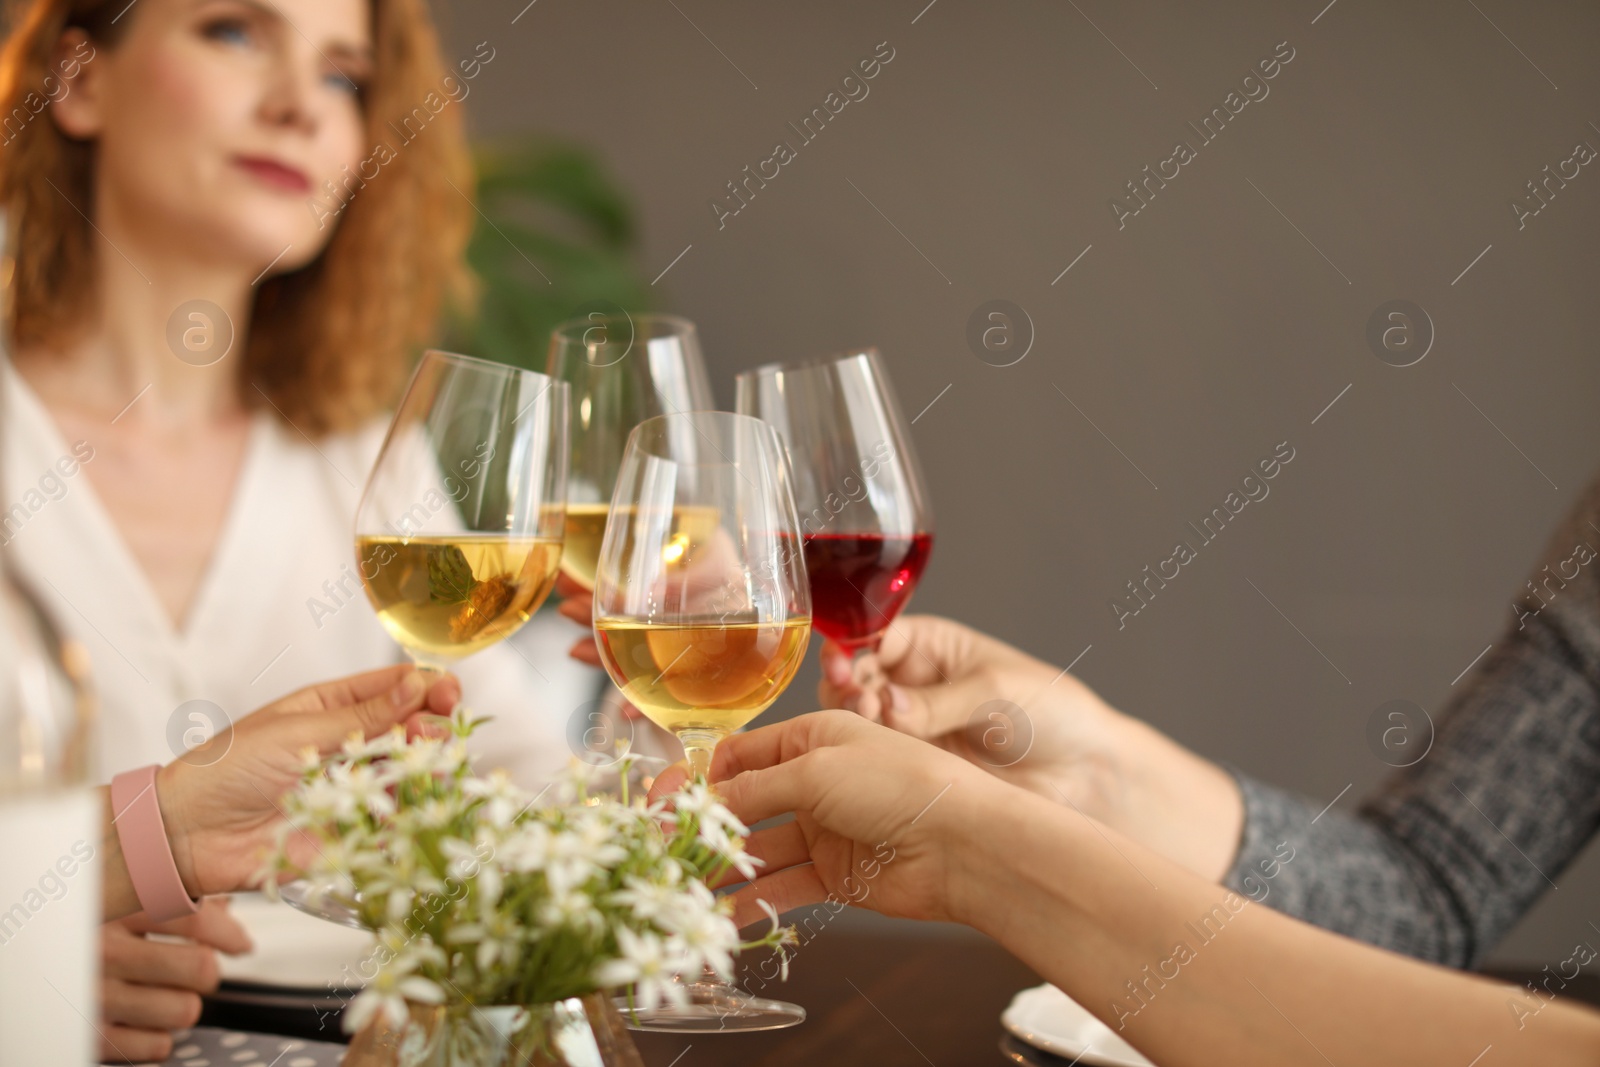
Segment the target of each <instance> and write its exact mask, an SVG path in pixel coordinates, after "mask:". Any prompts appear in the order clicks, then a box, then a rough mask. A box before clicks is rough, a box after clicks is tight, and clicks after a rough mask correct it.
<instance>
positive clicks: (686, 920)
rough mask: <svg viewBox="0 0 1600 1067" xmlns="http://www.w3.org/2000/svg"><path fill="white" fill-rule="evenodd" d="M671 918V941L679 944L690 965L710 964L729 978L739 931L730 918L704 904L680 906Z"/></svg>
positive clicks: (704, 965) (709, 965) (737, 945)
mask: <svg viewBox="0 0 1600 1067" xmlns="http://www.w3.org/2000/svg"><path fill="white" fill-rule="evenodd" d="M671 919H672V921H673V926H674V930H673V942H674V944H678V945H682V946H683V949H684V953H685V955H686V956H688V957H689V959H690V960H691V961H692V965H693V966H694V967H696V968H699V967H710V968H711V969H712V970H714V971H716V972H717V974H719V975H721V976H722V977H723V978H725V979H729V980H731V979H732V978H733V952H734V950H735V949H737V948H738V947H739V931H738V930H736V929H735V928H734V925H733V922H732V920H730V919H728V918H727V917H725V916H723V915H719V914H717V913H716V912H715V911H711V910H708V909H704V908H696V909H694V910H693V911H690V910H689V909H682V908H680V909H678V910H677V911H675V912H674V913H673V914H672V915H671Z"/></svg>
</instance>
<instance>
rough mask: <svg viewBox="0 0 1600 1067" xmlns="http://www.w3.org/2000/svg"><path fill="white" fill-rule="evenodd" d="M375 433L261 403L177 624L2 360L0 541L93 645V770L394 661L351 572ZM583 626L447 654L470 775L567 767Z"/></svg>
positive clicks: (162, 759) (595, 682)
mask: <svg viewBox="0 0 1600 1067" xmlns="http://www.w3.org/2000/svg"><path fill="white" fill-rule="evenodd" d="M383 430H384V427H383V425H381V424H375V425H372V426H369V427H367V428H365V429H363V430H362V431H360V432H358V433H353V434H346V435H340V436H334V437H330V438H328V439H326V440H323V441H319V442H317V443H316V444H314V445H313V444H312V443H311V442H310V441H308V440H307V439H306V438H305V437H303V436H301V435H300V434H299V433H297V432H296V431H295V430H294V429H293V428H291V427H287V426H285V425H283V424H282V423H281V421H279V420H278V419H277V418H276V417H274V416H273V415H271V414H270V413H268V414H260V415H257V416H256V418H255V420H254V423H253V425H252V426H251V428H250V438H249V443H248V445H247V447H246V452H245V458H244V463H243V466H242V469H241V471H240V474H239V480H238V484H237V486H236V488H235V490H234V496H233V500H232V502H231V503H230V505H229V509H228V513H227V517H226V519H225V520H224V523H223V526H222V530H221V534H220V539H219V541H218V543H217V546H216V549H215V551H214V553H213V555H212V558H211V560H210V562H209V563H208V565H207V567H206V571H205V574H204V576H203V577H202V579H201V583H200V586H199V588H198V591H197V593H196V595H195V600H194V603H193V606H192V608H191V610H190V612H189V617H188V620H187V621H186V622H185V624H184V626H183V628H182V629H175V628H174V626H173V625H172V622H171V620H170V619H169V617H168V615H167V613H166V610H165V609H164V608H163V607H162V605H161V603H160V601H159V599H158V598H157V596H156V594H155V591H154V590H153V589H152V588H151V586H150V584H149V581H148V580H147V579H146V577H145V575H144V573H143V572H142V571H141V570H140V568H139V565H138V563H137V562H136V561H135V559H134V557H133V555H132V553H131V552H130V550H129V548H128V546H127V544H126V543H125V542H124V541H123V539H122V537H121V535H120V533H119V532H118V531H117V529H116V528H115V526H114V525H113V524H112V521H111V519H110V516H109V515H108V514H107V512H106V511H105V509H104V507H103V506H102V505H101V503H100V501H99V499H98V498H97V497H96V495H95V491H94V488H93V486H92V485H91V484H90V482H89V479H88V477H87V476H86V474H85V473H84V471H83V469H82V468H83V466H84V464H85V463H89V464H92V463H93V462H94V460H93V458H92V454H93V452H92V450H93V448H94V446H95V442H93V441H88V442H68V441H66V440H65V439H63V437H62V436H61V433H60V431H59V430H58V428H57V427H56V425H55V423H54V421H53V420H52V419H51V418H50V415H49V413H48V412H47V410H46V409H45V407H44V406H43V404H42V403H41V402H40V400H39V398H38V396H37V395H36V394H35V393H34V392H33V390H32V389H31V388H30V387H29V385H28V383H27V382H26V381H25V380H24V379H23V378H22V377H21V375H19V374H18V373H17V372H16V369H15V368H14V367H13V366H12V365H11V363H10V361H9V360H6V359H4V358H0V545H3V546H4V550H5V551H6V552H8V553H9V554H10V557H11V559H12V561H13V562H14V564H15V565H16V566H17V568H18V570H19V572H21V573H23V574H25V575H27V576H28V577H30V578H32V579H33V580H34V585H35V587H36V588H37V590H38V592H39V594H40V596H41V597H42V598H44V599H45V601H46V602H47V603H48V604H49V606H50V607H51V608H52V610H53V612H54V615H55V618H56V620H57V623H58V625H60V626H61V627H62V628H63V629H64V630H65V631H66V632H67V633H69V634H70V635H71V636H73V637H76V638H77V639H79V640H80V641H81V642H83V644H84V645H85V646H86V647H87V648H88V649H89V653H90V656H91V659H92V662H93V666H94V675H95V683H96V689H97V692H98V696H99V703H100V751H99V771H100V775H101V778H102V779H109V778H110V776H111V775H113V774H116V773H118V772H120V771H123V770H127V769H129V768H132V767H138V766H142V765H144V764H148V763H167V762H169V761H171V760H172V759H173V758H174V757H175V756H177V755H178V754H180V753H181V752H182V751H184V749H185V748H187V747H190V746H191V745H192V744H193V743H197V742H198V741H200V740H204V739H205V738H206V737H208V736H209V735H210V732H211V729H212V727H213V726H214V725H215V724H213V723H211V722H209V720H210V719H213V718H215V717H216V714H215V712H214V711H213V710H212V709H213V707H214V708H220V709H221V713H222V714H223V715H225V716H227V717H229V718H230V719H237V718H238V717H240V716H242V715H246V714H248V713H249V712H251V711H253V710H254V709H256V708H258V707H260V706H262V705H263V704H266V703H268V702H269V701H271V700H274V699H276V698H277V697H280V696H283V695H284V694H286V693H290V692H293V691H294V690H296V689H300V688H302V687H303V686H306V685H310V684H312V683H314V682H321V681H327V680H329V679H333V678H337V677H340V676H343V675H347V674H352V673H355V672H358V671H363V670H368V669H371V668H374V667H381V666H384V665H387V664H391V663H395V662H398V661H399V660H401V659H402V658H403V656H402V653H401V651H400V649H399V648H398V646H396V645H395V643H394V642H393V641H392V640H391V639H390V638H389V636H388V635H387V633H385V631H384V630H383V628H382V626H381V625H380V624H379V623H378V620H377V616H376V615H375V614H374V612H373V610H372V607H371V605H370V604H369V603H368V601H367V598H366V595H365V593H364V592H363V591H362V589H361V583H360V579H359V576H358V575H357V574H356V572H355V567H354V561H355V552H354V544H353V540H352V531H353V529H354V521H355V511H356V506H357V504H358V502H359V500H360V495H361V487H362V485H363V483H364V482H365V480H366V476H367V472H368V471H369V470H370V468H371V466H372V464H373V462H374V461H375V460H376V458H377V453H378V449H379V447H380V446H381V444H382V441H383ZM579 636H581V632H580V631H579V630H578V629H577V628H576V627H574V626H573V625H572V624H571V623H569V622H567V621H566V620H564V619H562V618H560V617H559V616H557V615H555V614H554V613H553V612H543V613H541V614H540V615H538V616H537V617H535V618H534V619H533V620H531V621H530V622H529V623H528V624H527V625H526V626H524V627H523V628H522V630H521V631H519V632H518V633H517V634H516V635H515V636H514V637H512V638H511V639H510V640H508V641H506V642H503V643H502V644H500V645H497V646H495V647H492V648H489V649H486V650H484V651H483V652H480V653H478V654H477V655H475V656H472V657H470V658H469V659H465V660H463V661H461V662H460V663H459V664H457V665H456V673H457V674H458V675H459V676H460V678H461V682H462V687H463V694H464V700H465V701H466V703H467V706H468V707H470V708H471V709H472V710H474V711H475V712H478V713H480V714H483V715H492V716H493V717H494V721H493V722H492V723H490V724H488V725H487V726H485V727H484V728H482V729H481V730H479V731H478V733H477V734H476V735H474V738H473V749H474V751H475V754H476V757H477V764H478V766H479V768H480V769H482V770H486V769H488V768H490V767H496V766H503V767H506V768H507V769H509V770H511V771H512V773H513V775H514V776H515V777H516V778H517V779H518V780H519V781H520V782H521V783H522V784H524V785H536V784H537V783H538V782H539V781H540V780H541V779H544V778H546V777H548V776H549V774H551V773H553V772H555V771H558V770H560V769H561V768H562V767H563V766H565V764H566V760H567V757H568V756H569V755H570V752H569V749H568V746H567V741H566V737H567V723H568V720H569V719H571V718H573V717H574V716H576V717H577V719H578V720H581V719H582V717H583V715H584V714H585V712H586V710H587V709H589V708H591V707H592V706H593V705H592V703H591V702H592V700H593V698H595V697H596V696H597V695H598V688H599V682H600V678H601V676H600V675H599V673H598V672H596V671H594V670H592V669H590V668H588V667H585V666H583V665H581V664H578V663H576V662H574V661H573V660H571V659H569V658H568V657H567V655H566V649H567V648H568V647H569V646H570V645H571V643H572V641H573V640H574V639H576V638H578V637H579ZM194 701H199V702H204V703H194V704H191V703H190V702H194ZM578 729H579V733H581V730H582V726H580V727H579V728H578Z"/></svg>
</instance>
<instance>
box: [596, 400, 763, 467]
mask: <svg viewBox="0 0 1600 1067" xmlns="http://www.w3.org/2000/svg"><path fill="white" fill-rule="evenodd" d="M707 416H712V417H714V418H713V420H712V421H716V422H721V423H723V424H724V425H727V426H730V427H733V428H734V429H735V430H738V429H740V428H745V429H749V430H751V431H753V432H754V433H755V434H756V435H757V436H759V437H764V438H766V439H767V442H768V443H769V444H771V445H773V446H775V447H776V448H777V450H778V454H779V455H782V454H783V451H782V450H783V441H782V440H781V439H780V438H779V437H778V431H777V430H775V429H773V427H772V424H771V423H770V422H768V421H767V420H766V419H762V418H757V417H756V416H754V415H744V414H741V413H740V412H737V411H715V410H705V411H668V412H665V413H663V414H660V415H652V416H650V417H649V418H648V419H645V420H643V421H642V422H640V423H639V424H637V425H636V426H634V428H633V430H632V432H630V433H629V434H628V443H629V446H630V447H637V448H639V449H640V450H642V451H647V452H648V454H650V455H656V454H657V453H655V452H654V451H653V450H650V448H649V446H648V445H645V444H644V443H643V442H644V440H645V439H646V438H647V437H649V436H650V435H651V434H652V433H654V432H655V431H656V429H657V427H658V426H665V425H667V424H669V423H671V422H673V421H677V420H688V419H692V420H694V421H700V420H703V419H705V418H706V417H707ZM696 430H697V432H702V431H700V430H699V427H696ZM712 447H713V449H715V448H716V446H715V444H713V445H712ZM717 451H719V452H720V450H717ZM676 461H677V462H679V463H682V462H685V461H683V460H681V459H679V460H676ZM731 462H732V461H731V460H729V459H728V458H727V457H726V456H724V457H723V460H722V462H720V463H719V462H709V461H708V462H705V463H698V464H691V465H693V466H707V467H721V466H726V465H727V464H729V463H731Z"/></svg>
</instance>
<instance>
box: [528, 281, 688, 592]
mask: <svg viewBox="0 0 1600 1067" xmlns="http://www.w3.org/2000/svg"><path fill="white" fill-rule="evenodd" d="M545 369H546V372H547V373H548V374H549V375H550V377H552V378H556V379H558V380H560V381H563V382H566V383H567V384H568V386H569V388H570V390H571V399H572V411H573V418H574V421H575V425H574V426H573V428H572V448H571V462H570V465H569V467H568V477H567V494H568V501H567V534H566V550H565V552H564V553H563V554H562V557H561V570H562V571H563V572H564V573H565V574H566V575H567V576H568V577H569V578H571V579H572V580H573V581H575V582H577V583H578V584H579V585H581V586H583V587H584V588H585V589H589V590H593V589H594V571H595V564H596V561H597V560H598V559H599V557H600V538H601V537H602V536H603V535H604V533H605V528H606V513H607V511H608V509H609V508H610V501H611V490H612V487H613V486H615V485H616V482H617V469H618V467H619V466H620V465H621V463H622V450H623V447H624V446H625V445H626V444H627V443H628V434H629V433H631V432H632V430H633V428H634V427H635V426H637V425H639V423H641V422H643V421H644V420H645V419H648V418H651V417H652V416H655V415H663V414H667V413H670V412H675V411H706V410H710V409H711V408H712V407H714V406H715V405H714V404H713V403H712V399H711V386H710V384H709V381H708V379H707V378H706V368H705V360H704V358H703V357H702V356H701V354H700V338H699V334H698V333H697V332H696V330H695V327H694V323H692V322H690V321H689V320H688V319H681V318H678V317H676V316H673V315H630V314H628V313H627V312H623V313H621V314H617V315H603V314H601V313H599V312H593V313H591V314H590V315H589V316H588V317H587V318H582V319H574V320H572V321H571V322H567V323H563V324H562V325H561V326H559V327H557V328H556V329H555V331H554V332H553V333H552V334H551V335H550V357H549V361H548V364H547V366H546V368H545Z"/></svg>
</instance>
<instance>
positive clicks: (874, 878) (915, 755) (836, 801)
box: [651, 711, 1007, 927]
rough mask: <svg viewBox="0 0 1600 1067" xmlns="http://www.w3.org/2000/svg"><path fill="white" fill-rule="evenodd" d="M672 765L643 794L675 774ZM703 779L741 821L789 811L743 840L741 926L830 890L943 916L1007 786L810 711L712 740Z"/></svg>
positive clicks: (923, 915)
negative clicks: (766, 908) (747, 874)
mask: <svg viewBox="0 0 1600 1067" xmlns="http://www.w3.org/2000/svg"><path fill="white" fill-rule="evenodd" d="M685 774H686V772H685V770H684V768H683V766H682V764H679V765H677V766H674V767H671V768H669V769H668V770H667V771H665V772H663V773H662V774H661V775H660V776H659V777H658V778H657V779H656V782H655V783H654V786H653V787H652V789H651V795H652V796H659V795H662V794H664V793H667V792H670V791H672V790H674V789H676V788H678V786H680V785H681V784H682V782H683V779H684V776H685ZM711 778H712V780H713V781H714V782H716V783H717V787H716V788H717V793H718V794H719V796H721V798H722V800H723V802H724V803H725V804H727V806H728V807H729V808H730V809H731V810H732V811H733V812H734V814H735V815H737V816H739V818H741V819H743V820H744V821H745V822H746V823H750V824H754V823H756V822H759V821H760V820H762V819H770V818H772V817H773V816H776V815H782V814H785V813H787V812H791V811H792V812H794V813H795V818H794V821H792V822H788V823H784V824H782V825H779V826H775V827H771V828H768V829H762V830H758V831H756V832H755V833H754V834H752V835H751V837H750V840H749V842H748V845H749V850H750V852H751V854H752V855H754V856H756V857H757V858H759V859H760V860H761V861H762V862H763V863H764V864H765V866H764V867H763V868H762V873H761V876H760V877H759V878H757V879H756V880H755V882H753V883H752V884H750V885H748V886H745V887H744V888H742V889H740V890H738V891H737V892H736V893H735V894H734V901H735V903H736V905H737V910H736V914H735V921H736V922H737V923H738V924H739V925H740V926H741V927H742V926H746V925H748V924H750V923H752V922H756V921H758V920H760V919H761V918H762V915H763V912H762V910H761V908H760V906H759V905H758V904H757V903H756V901H757V900H758V899H759V900H765V901H766V902H767V903H769V904H771V905H772V906H773V907H775V908H776V909H777V910H778V911H780V912H783V911H788V910H790V909H792V908H797V907H801V906H803V905H806V904H814V903H817V902H818V901H822V900H827V899H829V898H832V899H834V900H836V901H839V902H844V903H850V904H855V905H857V906H859V907H864V908H870V909H871V910H873V911H877V912H881V913H883V914H885V915H893V916H900V917H906V918H913V919H937V920H950V919H954V918H956V917H957V916H956V915H955V913H954V912H953V910H952V901H951V889H952V886H953V885H954V884H955V883H956V882H957V880H958V879H959V877H960V874H961V867H962V863H963V859H962V851H963V848H962V845H963V842H964V841H967V840H969V839H970V835H971V834H972V833H973V832H975V831H977V832H981V828H980V826H979V823H980V822H981V819H982V816H981V812H982V811H983V810H984V806H985V804H986V803H988V802H990V801H989V799H988V798H992V797H993V796H994V795H995V794H996V793H997V792H998V791H1006V790H1007V787H1006V786H1004V785H1002V784H1000V783H998V782H996V781H995V780H994V779H993V778H991V777H989V776H988V775H985V774H983V773H981V772H980V771H978V770H977V769H976V768H974V767H973V766H972V765H971V764H969V763H966V762H964V761H962V760H959V759H956V758H954V757H953V756H951V755H950V754H949V753H946V752H941V751H939V750H938V749H936V748H933V747H931V746H929V745H925V744H922V743H921V742H919V741H916V740H913V739H912V738H909V737H906V736H904V735H901V734H897V733H895V732H894V731H892V730H887V729H884V728H883V727H882V726H878V725H875V724H873V723H869V722H867V721H865V720H864V719H862V718H860V717H859V716H856V715H851V714H848V713H845V712H841V711H820V712H816V713H814V714H811V715H802V716H800V717H799V718H795V719H789V720H787V721H785V722H780V723H775V724H773V725H772V726H764V727H761V728H760V729H758V730H752V731H751V732H749V733H743V734H734V735H733V736H731V737H728V738H726V739H725V740H723V741H722V743H721V744H719V745H718V746H717V751H716V756H715V759H714V761H713V763H712V766H711Z"/></svg>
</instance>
